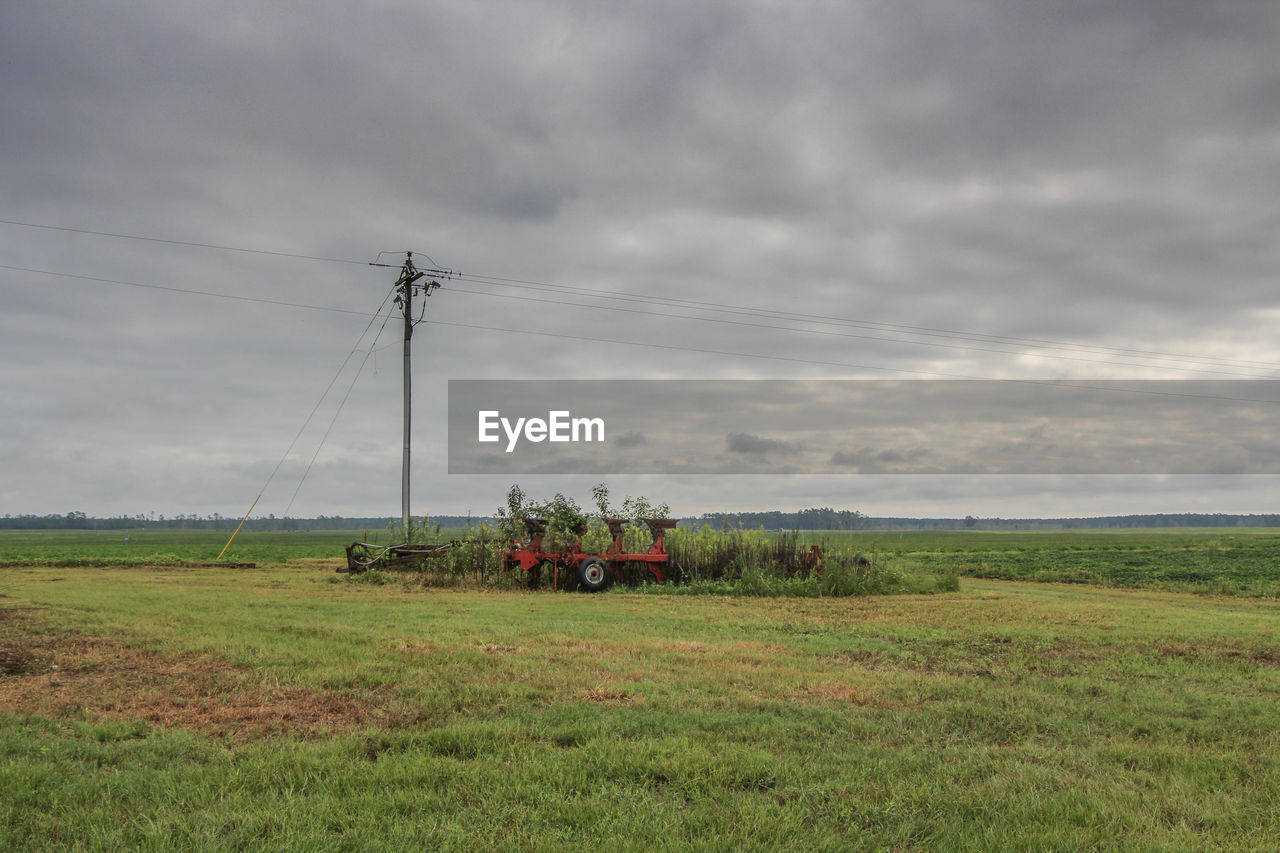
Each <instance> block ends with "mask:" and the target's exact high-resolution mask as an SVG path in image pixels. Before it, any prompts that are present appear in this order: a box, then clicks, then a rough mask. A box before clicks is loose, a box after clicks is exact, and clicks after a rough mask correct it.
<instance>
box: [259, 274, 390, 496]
mask: <svg viewBox="0 0 1280 853" xmlns="http://www.w3.org/2000/svg"><path fill="white" fill-rule="evenodd" d="M395 290H396V289H395V288H394V287H393V288H391V290H389V291H388V292H387V295H386V296H385V297H383V299H382V305H379V306H378V313H377V314H374V315H373V319H372V320H370V321H369V325H368V326H365V327H364V331H363V332H361V333H360V338H359V339H357V340H356V346H355V347H352V348H351V352H350V353H348V354H347V357H346V359H345V360H344V361H343V362H342V367H339V368H338V373H337V374H335V375H334V377H333V381H332V382H330V383H329V387H328V388H325V390H324V395H321V397H320V401H321V402H323V401H324V396H325V395H327V394H328V393H329V388H332V387H333V383H334V382H336V381H337V379H338V375H340V374H341V373H342V370H343V368H345V367H346V366H347V362H348V361H350V360H351V356H353V355H355V352H356V347H359V346H360V341H362V340H364V336H365V335H366V334H368V332H369V329H370V328H371V327H372V326H373V322H374V320H377V319H378V315H379V314H381V313H382V309H383V308H384V307H385V306H386V304H387V300H388V299H390V298H391V294H392V293H395ZM391 314H392V312H391V311H388V312H387V316H386V317H384V318H383V320H382V325H381V326H379V327H378V333H377V334H376V335H374V336H373V342H372V343H370V344H369V350H368V352H366V353H365V354H364V358H363V359H362V360H361V361H360V366H359V367H357V368H356V372H355V374H354V375H353V376H352V377H351V382H350V384H349V385H347V392H346V393H345V394H343V395H342V399H341V400H340V401H339V402H338V408H337V409H336V410H335V411H334V413H333V417H332V418H330V419H329V426H328V428H327V429H325V431H324V435H322V436H321V437H320V443H319V444H317V445H316V449H315V452H314V453H312V454H311V459H310V461H308V462H307V467H306V468H305V469H304V470H303V472H302V477H301V478H300V479H299V480H298V485H297V487H296V488H294V490H293V496H292V497H290V498H289V505H288V506H286V507H285V508H284V512H283V513H282V515H284V516H285V517H286V518H288V517H289V510H291V509H293V502H294V501H296V500H297V499H298V493H299V492H301V491H302V484H303V483H305V482H306V481H307V477H308V476H309V475H310V474H311V468H312V466H314V465H315V464H316V459H317V458H318V457H319V456H320V451H321V450H323V449H324V446H325V443H326V442H327V441H328V440H329V434H330V433H331V432H333V427H334V424H336V423H337V422H338V416H339V415H341V414H342V410H343V409H344V408H346V405H347V400H348V399H350V397H351V392H352V391H353V390H355V387H356V381H357V380H359V379H360V374H361V373H363V372H364V366H365V365H366V364H368V363H369V356H371V355H373V353H374V349H375V347H377V345H378V338H380V337H382V332H383V330H384V329H386V328H387V323H388V321H390V320H391ZM319 407H320V403H316V408H317V409H318V408H319ZM311 414H312V415H314V414H315V409H313V410H312V412H311ZM310 421H311V417H308V418H307V423H310ZM306 426H307V424H305V423H304V424H303V425H302V427H303V429H306ZM298 434H299V435H301V434H302V433H301V431H299V433H298ZM294 440H295V441H296V440H297V439H294ZM289 449H290V450H292V449H293V445H289ZM287 455H288V454H287V453H286V456H287ZM281 461H282V462H283V461H284V460H281ZM276 467H279V466H276Z"/></svg>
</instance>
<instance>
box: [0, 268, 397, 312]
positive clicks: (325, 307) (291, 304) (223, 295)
mask: <svg viewBox="0 0 1280 853" xmlns="http://www.w3.org/2000/svg"><path fill="white" fill-rule="evenodd" d="M0 269H4V270H14V271H15V272H29V273H37V274H39V275H48V276H55V277H57V278H73V279H78V280H80V281H96V282H101V283H103V284H118V285H122V286H124V287H141V288H145V289H147V290H163V291H167V292H169V293H186V294H190V295H192V296H212V297H215V298H217V299H231V300H235V301H237V302H257V303H260V304H264V305H280V306H283V307H285V308H306V309H308V310H311V311H331V312H333V313H335V314H354V315H356V316H358V317H368V316H370V315H369V313H368V312H366V311H353V310H351V309H350V308H333V307H331V306H328V305H308V304H306V303H305V302H284V301H282V300H279V299H263V298H261V297H257V296H236V295H233V294H230V293H218V292H216V291H212V290H190V289H187V288H183V287H169V286H168V285H163V284H142V283H141V282H137V281H121V280H119V279H114V278H99V277H98V276H92V275H77V274H75V273H69V272H54V271H53V270H38V269H33V268H31V267H15V266H10V265H9V264H0ZM375 316H376V315H375Z"/></svg>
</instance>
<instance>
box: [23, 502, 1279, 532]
mask: <svg viewBox="0 0 1280 853" xmlns="http://www.w3.org/2000/svg"><path fill="white" fill-rule="evenodd" d="M398 521H399V519H392V518H344V517H343V516H341V515H321V516H318V517H316V518H277V517H276V516H274V515H267V516H262V517H258V518H251V519H249V520H247V521H246V522H245V523H244V529H245V530H299V531H300V530H361V531H365V530H368V531H383V530H387V529H388V528H389V527H390V525H391V524H392V522H398ZM497 521H498V520H497V519H496V518H493V517H491V516H466V515H439V516H431V518H430V523H431V525H432V526H437V525H438V526H439V527H441V528H442V529H445V530H458V529H461V528H465V527H467V526H468V525H471V526H474V525H476V524H478V523H480V522H485V523H487V524H496V523H497ZM239 523H240V519H238V518H227V517H225V516H221V515H218V514H217V513H214V514H213V515H209V516H201V515H176V516H173V517H170V518H166V517H165V516H163V515H159V516H157V515H154V514H147V515H142V514H139V515H134V516H115V517H113V518H91V517H89V516H87V515H85V514H84V513H83V512H69V513H67V514H66V515H56V514H55V515H6V516H5V517H4V518H0V530H139V529H150V530H228V531H230V530H234V529H235V526H236V525H237V524H239ZM704 524H705V525H709V526H710V527H712V528H714V529H722V528H725V529H735V528H741V529H746V530H758V529H760V528H764V529H765V530H1115V529H1119V528H1131V527H1280V514H1266V515H1229V514H1226V513H1196V512H1184V513H1158V514H1154V515H1108V516H1097V517H1092V518H975V517H974V516H971V515H970V516H965V517H964V518H875V517H872V516H867V515H863V514H862V513H860V512H858V511H857V510H847V509H840V510H836V509H830V508H825V507H824V508H814V509H803V510H800V511H799V512H776V511H775V512H728V513H715V512H708V513H703V514H702V515H700V516H687V517H685V518H681V519H680V526H681V527H694V528H696V527H701V526H702V525H704Z"/></svg>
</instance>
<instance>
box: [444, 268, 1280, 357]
mask: <svg viewBox="0 0 1280 853" xmlns="http://www.w3.org/2000/svg"><path fill="white" fill-rule="evenodd" d="M449 292H450V293H466V294H470V295H473V296H486V297H492V298H498V299H515V300H521V301H525V302H542V303H546V304H550V305H567V306H570V307H574V308H596V309H601V310H611V311H622V312H626V313H628V314H642V315H646V316H650V317H670V318H673V319H680V320H693V321H698V322H706V323H720V324H724V325H731V326H745V327H748V328H753V329H774V330H777V331H783V332H794V333H796V334H802V335H824V336H828V337H837V338H851V339H856V340H868V341H885V342H888V343H903V344H913V345H916V346H928V347H936V348H942V349H953V350H966V351H970V352H989V353H997V354H1001V355H1022V353H1021V352H1018V351H1017V350H1007V349H990V348H988V347H980V346H975V345H972V344H945V343H939V342H936V341H912V340H906V339H902V338H891V337H884V336H881V335H859V334H852V333H849V332H832V331H825V330H822V329H797V328H794V327H791V326H775V325H771V324H767V323H748V322H745V321H742V320H728V319H725V318H723V317H693V316H689V315H687V314H670V313H667V312H664V311H646V310H644V309H641V308H622V307H619V306H611V305H591V304H589V303H583V302H564V301H561V300H558V299H544V298H540V297H536V296H517V295H515V294H510V293H492V292H489V291H483V290H467V289H465V288H459V287H457V286H454V287H450V288H449ZM1037 357H1039V358H1052V359H1057V360H1062V361H1075V362H1083V363H1085V364H1103V365H1112V366H1117V367H1142V368H1146V369H1149V370H1176V371H1186V370H1187V369H1188V368H1187V367H1180V366H1177V365H1168V364H1142V363H1140V362H1133V361H1108V360H1105V359H1098V358H1083V357H1081V356H1071V355H1056V354H1053V353H1038V354H1037ZM1130 357H1131V358H1138V356H1130ZM1195 369H1196V370H1197V371H1198V372H1201V373H1213V374H1217V375H1220V376H1238V377H1243V378H1262V377H1257V376H1256V374H1252V373H1241V372H1239V371H1234V370H1214V369H1212V368H1206V367H1197V368H1195Z"/></svg>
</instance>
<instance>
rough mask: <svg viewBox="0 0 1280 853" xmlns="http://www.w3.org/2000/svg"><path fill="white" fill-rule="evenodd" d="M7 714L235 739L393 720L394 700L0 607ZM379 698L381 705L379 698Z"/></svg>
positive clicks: (0, 685)
mask: <svg viewBox="0 0 1280 853" xmlns="http://www.w3.org/2000/svg"><path fill="white" fill-rule="evenodd" d="M3 612H5V613H7V615H6V616H5V617H4V620H5V622H4V627H3V631H2V632H0V713H13V714H39V715H41V716H46V717H51V718H60V717H61V718H67V717H70V718H74V719H88V720H139V719H141V720H146V721H147V722H149V723H153V724H155V725H160V726H165V727H171V728H182V729H192V730H195V731H199V732H203V733H205V734H210V735H214V736H219V737H229V738H231V739H233V740H236V741H245V740H254V739H258V738H264V737H271V736H276V735H297V736H301V737H304V738H310V737H318V736H320V735H322V734H326V733H331V732H335V731H342V730H347V729H352V728H356V727H359V726H365V725H371V724H376V723H384V724H385V723H394V722H395V721H394V720H393V715H392V713H391V712H390V711H389V709H388V708H387V703H386V701H385V700H386V699H387V698H389V697H385V696H384V697H369V696H363V695H357V694H354V693H345V692H321V691H315V690H308V689H305V688H282V687H277V688H267V687H264V686H263V685H260V684H255V683H253V681H252V678H251V675H252V674H251V673H250V672H249V671H248V670H246V669H244V668H243V667H237V666H234V665H232V664H229V663H227V662H225V661H218V660H215V659H211V658H205V657H198V656H194V655H180V656H177V657H170V656H161V655H157V654H154V653H151V652H146V651H142V650H139V649H133V648H129V647H127V646H124V645H121V644H120V643H118V642H116V641H115V640H112V639H109V638H106V637H100V636H89V635H84V634H76V633H72V632H68V631H66V630H64V629H60V628H57V627H55V626H52V625H49V624H48V623H46V622H44V621H42V620H40V619H39V618H38V617H34V616H32V615H30V614H25V613H15V611H12V610H9V611H3ZM379 699H381V700H383V701H378V700H379Z"/></svg>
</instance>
